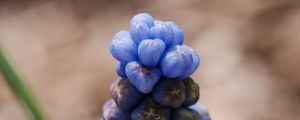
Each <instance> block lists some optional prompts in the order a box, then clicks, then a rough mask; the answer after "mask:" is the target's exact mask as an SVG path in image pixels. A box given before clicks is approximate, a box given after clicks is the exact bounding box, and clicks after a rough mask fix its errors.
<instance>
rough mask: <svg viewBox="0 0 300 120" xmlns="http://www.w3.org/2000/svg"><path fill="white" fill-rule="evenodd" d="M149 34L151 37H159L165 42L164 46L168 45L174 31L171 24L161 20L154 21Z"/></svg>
mask: <svg viewBox="0 0 300 120" xmlns="http://www.w3.org/2000/svg"><path fill="white" fill-rule="evenodd" d="M151 34H152V36H153V38H156V39H161V40H163V41H164V42H165V44H166V46H169V45H170V44H171V42H172V40H173V37H174V31H173V27H172V25H171V24H166V23H165V22H162V21H156V22H155V24H154V26H153V27H152V28H151Z"/></svg>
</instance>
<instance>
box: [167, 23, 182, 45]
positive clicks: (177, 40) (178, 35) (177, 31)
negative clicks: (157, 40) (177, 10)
mask: <svg viewBox="0 0 300 120" xmlns="http://www.w3.org/2000/svg"><path fill="white" fill-rule="evenodd" d="M166 24H169V25H171V26H172V28H173V32H174V36H173V41H172V42H171V46H173V45H182V44H183V42H184V34H183V31H182V29H181V28H180V27H179V26H178V25H177V24H176V23H174V22H170V21H168V22H166Z"/></svg>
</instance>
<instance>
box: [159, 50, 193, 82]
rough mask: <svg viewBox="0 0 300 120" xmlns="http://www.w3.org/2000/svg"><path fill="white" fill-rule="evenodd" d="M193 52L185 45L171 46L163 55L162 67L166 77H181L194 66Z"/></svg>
mask: <svg viewBox="0 0 300 120" xmlns="http://www.w3.org/2000/svg"><path fill="white" fill-rule="evenodd" d="M192 63H193V58H192V54H191V52H190V51H189V50H188V49H186V48H185V47H183V46H180V45H176V46H172V47H171V48H169V50H168V51H167V52H166V53H165V55H164V56H163V58H162V60H161V63H160V68H161V70H162V73H163V75H164V76H165V77H168V78H180V77H183V75H184V74H185V73H186V71H187V70H188V69H189V68H190V67H191V66H192Z"/></svg>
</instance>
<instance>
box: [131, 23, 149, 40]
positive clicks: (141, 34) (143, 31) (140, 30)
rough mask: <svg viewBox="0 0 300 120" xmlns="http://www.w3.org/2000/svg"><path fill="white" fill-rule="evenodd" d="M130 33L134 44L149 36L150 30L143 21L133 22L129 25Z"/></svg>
mask: <svg viewBox="0 0 300 120" xmlns="http://www.w3.org/2000/svg"><path fill="white" fill-rule="evenodd" d="M130 35H131V37H132V39H133V41H134V42H135V43H136V44H139V43H140V42H141V41H142V40H144V39H149V38H151V31H150V29H149V27H148V26H147V25H146V24H145V23H134V24H132V25H131V26H130Z"/></svg>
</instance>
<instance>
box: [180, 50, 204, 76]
mask: <svg viewBox="0 0 300 120" xmlns="http://www.w3.org/2000/svg"><path fill="white" fill-rule="evenodd" d="M183 47H185V48H186V49H188V50H189V51H190V52H191V55H192V58H193V64H192V66H191V67H190V68H189V69H188V70H187V71H186V72H185V74H184V75H183V76H182V77H181V78H182V79H184V78H187V77H189V76H190V75H192V74H193V73H194V72H195V71H196V70H197V68H198V67H199V65H200V57H199V55H198V54H197V53H196V52H195V51H194V50H193V49H192V48H190V47H188V46H186V45H183Z"/></svg>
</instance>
